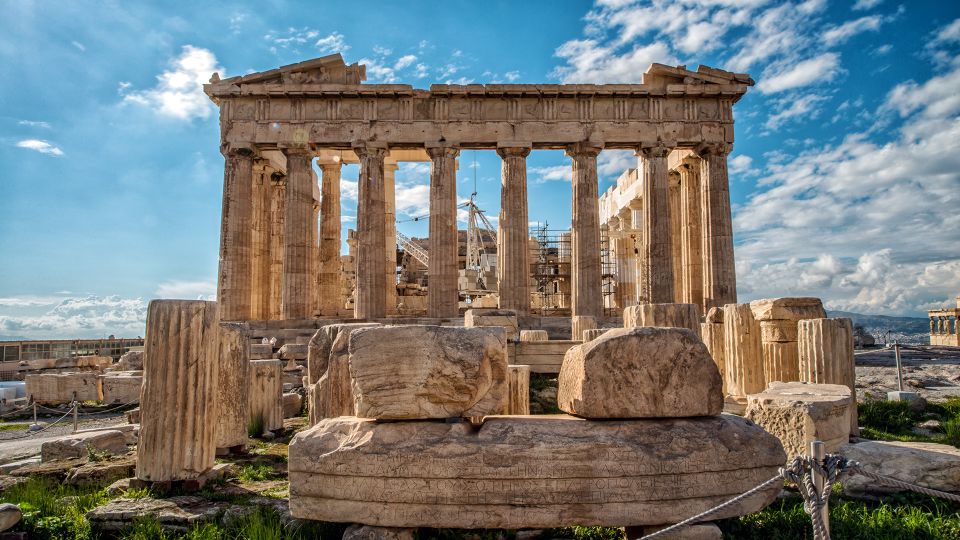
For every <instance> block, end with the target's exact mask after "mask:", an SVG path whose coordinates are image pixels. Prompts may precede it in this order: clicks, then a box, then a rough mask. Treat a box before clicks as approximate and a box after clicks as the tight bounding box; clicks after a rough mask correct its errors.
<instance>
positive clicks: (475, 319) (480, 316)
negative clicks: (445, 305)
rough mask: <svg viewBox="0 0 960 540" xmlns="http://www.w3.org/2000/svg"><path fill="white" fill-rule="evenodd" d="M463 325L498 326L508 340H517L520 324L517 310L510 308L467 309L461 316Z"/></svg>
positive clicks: (468, 326) (475, 326)
mask: <svg viewBox="0 0 960 540" xmlns="http://www.w3.org/2000/svg"><path fill="white" fill-rule="evenodd" d="M463 326H465V327H467V328H478V327H489V326H500V327H502V328H503V329H504V331H505V332H506V333H507V339H509V340H510V341H519V339H520V325H519V324H518V323H517V312H516V311H513V310H511V309H481V308H473V309H468V310H467V312H466V313H464V316H463Z"/></svg>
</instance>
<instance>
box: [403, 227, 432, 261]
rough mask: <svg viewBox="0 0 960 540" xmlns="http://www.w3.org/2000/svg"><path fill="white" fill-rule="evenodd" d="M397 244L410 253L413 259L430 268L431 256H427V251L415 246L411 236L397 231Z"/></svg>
mask: <svg viewBox="0 0 960 540" xmlns="http://www.w3.org/2000/svg"><path fill="white" fill-rule="evenodd" d="M397 244H399V245H400V247H402V248H403V250H404V251H406V252H407V253H409V254H410V256H411V257H413V258H414V259H416V260H418V261H420V262H421V263H423V265H424V266H426V267H429V266H430V256H429V255H428V254H427V250H425V249H423V248H422V247H420V246H419V245H417V244H415V243H414V242H413V240H411V239H410V237H409V236H407V235H405V234H403V233H402V232H400V231H397Z"/></svg>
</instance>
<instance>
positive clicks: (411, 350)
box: [350, 325, 507, 420]
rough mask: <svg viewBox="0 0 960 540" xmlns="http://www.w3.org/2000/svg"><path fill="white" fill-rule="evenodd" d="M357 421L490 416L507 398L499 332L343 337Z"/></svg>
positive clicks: (409, 329) (440, 329)
mask: <svg viewBox="0 0 960 540" xmlns="http://www.w3.org/2000/svg"><path fill="white" fill-rule="evenodd" d="M350 378H351V380H352V387H353V394H354V403H355V405H356V414H357V416H360V417H363V418H377V419H383V420H413V419H427V418H449V417H454V416H483V415H487V414H497V412H498V411H499V410H500V409H501V407H502V406H503V402H504V400H506V397H507V339H506V335H505V333H504V331H503V329H502V328H458V327H449V326H419V325H408V326H386V327H382V328H363V329H360V330H356V331H354V332H353V333H352V334H351V335H350Z"/></svg>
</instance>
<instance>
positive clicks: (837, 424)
mask: <svg viewBox="0 0 960 540" xmlns="http://www.w3.org/2000/svg"><path fill="white" fill-rule="evenodd" d="M852 401H853V400H852V399H851V397H850V389H849V388H847V387H846V386H843V385H839V384H809V383H800V382H792V383H781V382H772V383H770V386H768V387H767V389H766V390H764V391H763V392H761V393H759V394H751V395H749V396H747V412H746V417H747V418H749V419H750V420H753V421H754V422H756V423H757V424H759V425H760V426H761V427H763V429H765V430H767V431H769V432H770V433H772V434H774V435H776V436H777V438H779V439H780V442H782V443H783V447H784V449H785V450H786V452H787V455H788V456H789V457H790V458H791V459H793V457H794V456H798V455H807V454H809V453H810V443H811V442H813V441H815V440H819V441H823V443H824V445H825V446H826V449H827V452H835V451H837V449H839V448H840V447H841V446H842V445H844V444H846V443H847V441H848V440H849V439H850V414H851V413H852V411H853V410H854V409H853V405H852Z"/></svg>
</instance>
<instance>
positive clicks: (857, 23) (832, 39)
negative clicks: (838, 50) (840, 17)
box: [823, 15, 883, 46]
mask: <svg viewBox="0 0 960 540" xmlns="http://www.w3.org/2000/svg"><path fill="white" fill-rule="evenodd" d="M881 24H883V17H881V16H880V15H869V16H866V17H860V18H859V19H854V20H852V21H847V22H845V23H843V24H841V25H839V26H834V27H831V28H828V29H827V30H826V31H825V32H824V33H823V41H824V42H825V43H826V44H827V45H828V46H832V45H839V44H841V43H844V42H846V41H847V40H848V39H850V38H852V37H853V36H855V35H857V34H860V33H863V32H876V31H877V30H879V29H880V25H881Z"/></svg>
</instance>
